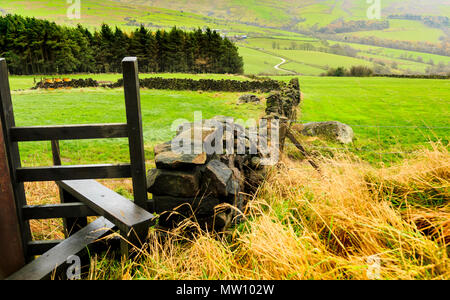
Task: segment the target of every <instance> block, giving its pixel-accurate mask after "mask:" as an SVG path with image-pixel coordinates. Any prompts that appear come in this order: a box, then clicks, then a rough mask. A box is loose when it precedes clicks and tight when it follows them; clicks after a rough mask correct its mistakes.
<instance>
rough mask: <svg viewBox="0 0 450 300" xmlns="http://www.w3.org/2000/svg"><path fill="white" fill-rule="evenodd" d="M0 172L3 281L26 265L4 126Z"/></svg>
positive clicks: (0, 273)
mask: <svg viewBox="0 0 450 300" xmlns="http://www.w3.org/2000/svg"><path fill="white" fill-rule="evenodd" d="M0 123H1V120H0ZM0 170H1V174H0V280H2V279H5V278H6V277H8V276H9V275H11V274H12V273H14V272H16V271H17V270H19V269H20V268H21V267H22V266H23V265H24V264H25V257H24V251H23V246H22V235H21V234H20V226H19V219H18V217H17V209H16V203H15V201H14V191H13V187H12V184H11V176H10V173H9V166H8V158H7V156H6V148H5V141H4V138H3V129H2V126H0Z"/></svg>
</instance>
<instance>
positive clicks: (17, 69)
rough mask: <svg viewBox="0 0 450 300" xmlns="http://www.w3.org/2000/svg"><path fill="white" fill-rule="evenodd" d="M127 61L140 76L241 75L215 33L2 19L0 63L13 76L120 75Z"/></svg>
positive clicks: (231, 51)
mask: <svg viewBox="0 0 450 300" xmlns="http://www.w3.org/2000/svg"><path fill="white" fill-rule="evenodd" d="M125 56H136V57H138V58H139V71H140V72H185V73H242V72H243V65H244V63H243V60H242V57H240V56H239V53H238V49H237V47H236V46H235V45H234V44H233V43H232V42H231V41H229V40H228V39H227V38H222V37H221V36H220V35H219V34H218V33H217V32H215V31H212V30H210V29H207V30H205V31H203V30H201V29H198V30H196V31H193V32H185V31H182V30H180V29H177V28H176V27H174V28H172V30H170V31H165V30H158V31H156V32H152V31H149V30H147V29H146V28H145V27H143V26H141V27H140V28H138V29H136V30H135V31H133V32H131V33H130V34H128V33H125V32H123V31H122V30H121V29H119V28H117V27H116V28H115V29H112V28H111V27H110V26H108V25H106V24H103V25H102V26H101V28H100V29H99V30H96V31H95V32H94V33H91V32H90V31H89V30H88V29H87V28H85V27H83V26H81V25H78V26H77V27H75V28H71V27H65V26H59V25H56V24H55V23H54V22H49V21H46V20H39V19H35V18H25V17H22V16H18V15H7V16H4V17H0V57H4V58H6V60H7V62H8V66H9V70H10V72H11V73H12V74H19V75H25V74H54V73H59V74H68V73H78V72H92V73H103V72H121V61H122V59H123V58H124V57H125Z"/></svg>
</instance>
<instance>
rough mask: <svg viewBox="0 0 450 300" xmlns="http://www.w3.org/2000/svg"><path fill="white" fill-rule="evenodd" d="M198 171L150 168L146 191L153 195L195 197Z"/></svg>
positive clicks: (198, 183) (197, 185)
mask: <svg viewBox="0 0 450 300" xmlns="http://www.w3.org/2000/svg"><path fill="white" fill-rule="evenodd" d="M199 177H200V173H199V172H198V171H197V170H193V171H171V170H162V169H152V170H150V171H149V172H148V174H147V188H148V191H149V192H150V193H152V194H155V195H170V196H175V197H195V196H197V195H198V193H199V190H200V181H199Z"/></svg>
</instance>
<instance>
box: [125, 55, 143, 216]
mask: <svg viewBox="0 0 450 300" xmlns="http://www.w3.org/2000/svg"><path fill="white" fill-rule="evenodd" d="M122 69H123V84H124V92H125V106H126V113H127V123H128V142H129V147H130V160H131V174H132V178H133V194H134V202H135V203H136V205H138V206H140V207H142V208H144V209H147V201H148V195H147V180H146V174H145V172H146V170H145V155H144V137H143V134H142V115H141V99H140V93H139V78H138V62H137V58H136V57H125V58H124V59H123V61H122Z"/></svg>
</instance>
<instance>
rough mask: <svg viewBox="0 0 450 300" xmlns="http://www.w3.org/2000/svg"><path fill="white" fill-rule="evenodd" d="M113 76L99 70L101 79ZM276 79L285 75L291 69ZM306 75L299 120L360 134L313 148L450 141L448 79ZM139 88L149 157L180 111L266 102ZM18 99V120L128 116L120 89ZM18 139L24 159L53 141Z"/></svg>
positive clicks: (366, 153)
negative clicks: (344, 126)
mask: <svg viewBox="0 0 450 300" xmlns="http://www.w3.org/2000/svg"><path fill="white" fill-rule="evenodd" d="M111 76H113V75H110V74H108V75H106V76H105V77H102V76H101V75H98V77H97V79H109V78H111ZM114 76H118V75H114ZM154 76H156V75H154ZM178 76H179V77H182V76H183V75H182V74H179V75H178ZM184 76H185V77H190V76H192V75H189V74H186V75H184ZM273 78H275V79H279V80H285V81H287V80H289V79H290V78H291V76H279V77H273ZM22 81H23V78H22V77H16V76H13V77H12V78H11V86H13V87H14V86H18V85H20V84H21V82H22ZM300 82H301V88H302V91H303V93H304V96H305V100H304V102H303V104H302V107H301V115H300V120H301V122H310V121H330V120H336V121H340V122H343V123H346V124H349V125H352V127H353V129H354V131H355V135H356V137H357V140H356V141H355V143H354V144H353V145H350V146H348V147H342V146H341V145H334V144H326V145H324V144H323V143H320V144H317V143H313V144H312V145H311V147H313V148H314V147H316V148H317V149H319V150H320V149H321V148H322V147H325V150H326V148H327V147H330V148H331V149H330V150H333V148H337V149H338V150H340V149H343V148H345V149H348V150H350V151H352V152H354V153H356V154H357V155H359V156H360V157H362V158H364V159H365V160H367V161H370V162H374V163H377V162H390V161H397V160H398V159H401V158H403V157H406V156H407V155H408V154H409V153H411V152H412V151H414V150H415V149H418V148H419V147H420V146H422V145H426V144H427V143H428V142H429V141H438V140H441V141H442V142H443V143H444V145H447V144H448V142H449V132H450V129H449V127H450V122H449V115H450V105H449V102H448V91H449V88H450V83H449V81H448V80H419V79H394V78H330V77H306V76H302V77H300ZM141 95H142V97H141V98H142V114H143V122H144V138H145V145H146V155H147V159H149V160H151V159H152V155H153V154H152V147H153V146H154V145H155V144H156V143H159V142H163V141H167V140H169V139H170V138H171V137H172V136H173V135H174V133H173V132H172V131H171V130H170V125H171V124H172V122H173V121H174V120H176V119H179V118H185V119H188V120H192V118H193V112H194V111H202V112H203V117H204V118H209V117H212V116H214V115H230V116H234V117H235V118H242V119H243V120H247V119H248V118H258V117H260V116H261V115H263V111H264V105H263V104H261V105H243V106H237V105H235V102H236V100H237V98H238V97H239V95H240V94H239V93H203V92H179V91H159V90H145V89H144V90H142V91H141ZM261 96H264V95H261ZM13 102H14V108H15V114H16V121H17V125H18V126H32V125H51V124H80V123H103V122H106V123H109V122H112V123H114V122H123V121H124V117H125V113H124V103H123V91H122V90H121V89H114V90H104V89H101V88H97V89H93V88H91V89H73V90H64V91H43V90H40V91H21V92H13ZM20 146H21V149H22V151H23V156H22V158H23V160H24V162H25V164H37V163H38V162H39V163H42V162H44V163H46V164H49V163H50V162H51V154H50V145H49V143H40V142H36V143H22V144H21V145H20ZM62 156H63V158H64V162H65V163H67V164H74V163H95V162H97V163H98V162H105V163H106V162H124V161H127V159H128V158H127V143H126V141H123V140H106V141H104V140H95V141H67V142H62Z"/></svg>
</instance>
